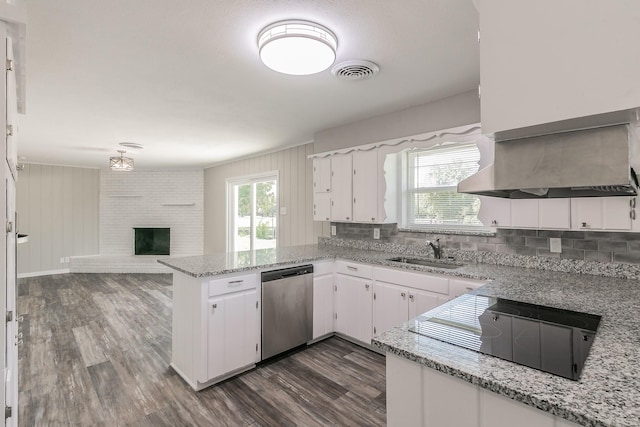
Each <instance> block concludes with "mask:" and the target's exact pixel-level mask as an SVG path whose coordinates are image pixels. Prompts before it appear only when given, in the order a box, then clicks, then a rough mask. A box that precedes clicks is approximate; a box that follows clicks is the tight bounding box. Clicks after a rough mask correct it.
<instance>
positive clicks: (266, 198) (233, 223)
mask: <svg viewBox="0 0 640 427" xmlns="http://www.w3.org/2000/svg"><path fill="white" fill-rule="evenodd" d="M277 194H278V174H277V172H272V173H270V174H266V175H254V176H251V177H244V178H237V179H230V180H227V195H228V211H229V214H228V215H229V221H228V225H229V227H228V231H227V233H228V238H227V248H228V250H229V252H236V251H247V250H254V249H267V248H275V247H276V244H277V232H276V231H277V212H278V198H277Z"/></svg>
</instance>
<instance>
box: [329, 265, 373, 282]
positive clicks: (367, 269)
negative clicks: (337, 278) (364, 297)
mask: <svg viewBox="0 0 640 427" xmlns="http://www.w3.org/2000/svg"><path fill="white" fill-rule="evenodd" d="M372 271H373V267H372V266H370V265H365V264H358V263H357V262H348V261H336V273H341V274H347V275H349V276H355V277H362V278H363V279H371V277H372Z"/></svg>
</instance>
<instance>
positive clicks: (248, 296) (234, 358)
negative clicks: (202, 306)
mask: <svg viewBox="0 0 640 427" xmlns="http://www.w3.org/2000/svg"><path fill="white" fill-rule="evenodd" d="M257 302H258V298H257V292H256V290H255V289H252V290H249V291H244V292H236V293H233V294H227V295H222V296H218V297H215V298H210V299H209V307H208V310H209V325H208V337H207V339H208V342H207V349H208V354H207V355H208V357H207V372H208V376H209V379H212V378H215V377H218V376H220V375H224V374H226V373H228V372H231V371H234V370H236V369H239V368H242V367H245V366H248V365H251V364H253V363H255V361H256V353H257V351H258V341H259V340H258V333H257V328H256V325H257V321H258V307H257Z"/></svg>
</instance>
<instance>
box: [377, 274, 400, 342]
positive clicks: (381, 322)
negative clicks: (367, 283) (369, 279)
mask: <svg viewBox="0 0 640 427" xmlns="http://www.w3.org/2000/svg"><path fill="white" fill-rule="evenodd" d="M373 306H374V308H373V334H374V335H377V334H379V333H382V332H384V331H388V330H389V329H391V328H393V327H394V326H398V325H400V324H402V323H403V322H406V321H407V320H409V291H408V289H407V288H405V287H403V286H398V285H392V284H390V283H384V282H378V281H376V282H375V283H374V285H373Z"/></svg>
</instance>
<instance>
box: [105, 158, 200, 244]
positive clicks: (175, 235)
mask: <svg viewBox="0 0 640 427" xmlns="http://www.w3.org/2000/svg"><path fill="white" fill-rule="evenodd" d="M203 209H204V203H203V171H202V170H175V171H171V170H169V171H166V170H164V171H160V170H158V171H145V170H134V171H132V172H112V171H109V170H104V171H102V172H101V174H100V255H102V256H130V255H133V228H134V227H169V228H171V255H172V256H174V255H175V256H181V255H200V254H202V248H203V217H204V210H203Z"/></svg>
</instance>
